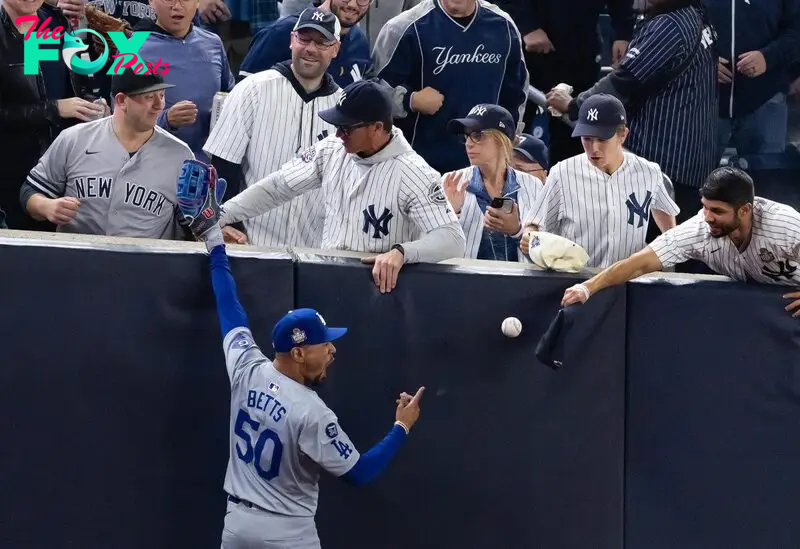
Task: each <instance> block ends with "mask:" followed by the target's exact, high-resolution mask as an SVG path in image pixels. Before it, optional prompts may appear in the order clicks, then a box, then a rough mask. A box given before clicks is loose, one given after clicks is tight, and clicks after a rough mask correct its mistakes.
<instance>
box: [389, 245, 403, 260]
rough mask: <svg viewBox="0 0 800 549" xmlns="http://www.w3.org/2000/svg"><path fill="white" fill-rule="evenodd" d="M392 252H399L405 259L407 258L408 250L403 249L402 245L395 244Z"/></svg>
mask: <svg viewBox="0 0 800 549" xmlns="http://www.w3.org/2000/svg"><path fill="white" fill-rule="evenodd" d="M392 250H397V251H398V252H400V253H401V254H403V257H405V256H406V250H405V248H403V245H402V244H395V245H394V246H392Z"/></svg>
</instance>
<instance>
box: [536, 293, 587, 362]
mask: <svg viewBox="0 0 800 549" xmlns="http://www.w3.org/2000/svg"><path fill="white" fill-rule="evenodd" d="M578 307H580V305H573V306H568V307H565V308H562V309H559V311H558V314H557V315H556V317H555V318H554V319H553V321H552V322H550V326H548V328H547V331H546V332H545V333H544V335H542V337H541V339H540V340H539V343H538V344H537V345H536V351H535V354H536V358H537V359H539V362H541V363H542V364H545V365H547V366H550V367H551V368H552V369H554V370H559V369H560V368H561V367H563V366H564V358H565V355H566V348H567V345H566V340H567V334H568V333H569V330H570V328H571V327H572V325H573V323H574V322H575V312H576V311H577V308H578Z"/></svg>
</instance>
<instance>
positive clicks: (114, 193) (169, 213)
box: [22, 116, 194, 239]
mask: <svg viewBox="0 0 800 549" xmlns="http://www.w3.org/2000/svg"><path fill="white" fill-rule="evenodd" d="M112 119H113V117H111V116H108V117H106V118H101V119H100V120H95V121H93V122H87V123H83V124H77V125H75V126H72V127H70V128H67V129H66V130H64V131H63V132H61V134H59V136H58V137H57V138H56V139H55V141H53V144H52V145H50V147H49V148H48V149H47V151H46V152H45V153H44V155H43V156H42V158H41V159H39V163H38V164H36V166H35V167H34V168H33V169H32V170H31V171H30V173H29V174H28V177H27V180H26V181H25V183H24V184H23V188H22V196H23V197H24V202H25V203H27V200H28V199H29V198H30V197H31V196H32V195H33V194H36V193H41V194H43V195H44V196H46V197H47V198H52V199H56V198H61V197H66V196H71V197H74V198H77V199H78V200H80V208H79V209H78V213H77V214H76V215H75V217H74V218H73V219H72V221H71V222H69V223H67V224H66V225H60V226H59V227H58V229H57V231H58V232H65V233H80V234H98V235H106V236H126V237H144V238H158V239H182V238H183V235H184V231H183V230H182V229H181V227H180V225H179V224H178V219H179V216H178V214H179V212H178V206H177V203H178V202H177V198H176V192H177V181H178V176H179V175H180V173H181V169H182V167H183V161H184V160H188V159H193V158H194V154H192V150H191V149H190V148H189V146H188V145H187V144H186V143H184V142H183V141H181V140H179V139H178V138H176V137H174V136H172V135H170V134H169V133H168V132H166V131H165V130H163V129H161V128H159V127H158V126H156V127H155V130H154V132H153V135H152V137H150V139H149V140H148V141H147V142H146V143H145V144H144V145H142V147H141V148H140V149H139V150H138V151H136V153H135V154H130V153H129V152H128V151H127V150H125V148H124V147H123V146H122V144H121V143H120V142H119V140H118V139H117V135H116V133H114V128H113V125H112Z"/></svg>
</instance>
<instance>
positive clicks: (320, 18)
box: [293, 8, 342, 40]
mask: <svg viewBox="0 0 800 549" xmlns="http://www.w3.org/2000/svg"><path fill="white" fill-rule="evenodd" d="M300 29H314V30H315V31H319V32H321V33H322V35H323V36H324V37H325V38H326V39H327V40H339V39H340V38H341V35H342V24H341V23H339V19H338V18H337V17H336V16H335V15H334V14H332V13H331V12H329V11H325V10H320V9H317V8H307V9H304V10H303V11H302V13H300V17H299V18H298V19H297V23H295V25H294V29H293V30H296V31H297V30H300Z"/></svg>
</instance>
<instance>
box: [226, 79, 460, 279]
mask: <svg viewBox="0 0 800 549" xmlns="http://www.w3.org/2000/svg"><path fill="white" fill-rule="evenodd" d="M392 114H393V106H392V98H391V89H390V88H389V87H388V86H386V85H384V84H382V83H378V82H374V81H370V80H360V81H357V82H354V83H353V84H350V85H349V86H347V87H346V88H345V89H344V90H343V93H342V96H341V98H340V99H339V103H338V104H337V105H336V106H335V107H333V108H331V109H327V110H324V111H321V112H320V113H319V116H320V117H321V118H322V119H324V120H326V121H327V122H328V123H330V124H331V125H333V126H334V127H336V135H332V136H330V137H327V138H325V139H323V140H322V141H320V142H319V143H317V144H316V145H314V146H312V147H309V148H308V149H306V150H305V151H304V152H303V153H302V154H301V155H300V156H299V157H298V158H295V159H294V160H291V161H289V162H287V163H286V164H284V165H283V166H282V167H281V168H280V170H278V171H276V172H274V173H272V174H270V175H269V176H267V177H266V178H265V179H262V180H261V181H259V182H258V183H256V184H255V185H253V186H251V187H250V188H248V189H247V190H246V191H244V192H243V193H242V194H240V195H238V196H236V197H234V198H233V199H231V200H228V201H227V202H225V203H224V204H223V205H222V211H223V215H222V217H221V219H220V224H221V225H223V226H224V225H228V224H230V223H234V222H237V221H241V220H243V219H250V218H252V217H255V216H258V215H261V214H263V213H264V212H266V211H269V210H271V209H273V208H276V207H279V206H280V205H281V204H284V203H286V202H288V201H289V200H292V199H294V198H295V197H297V196H300V195H302V194H304V193H307V192H309V191H312V190H314V189H321V190H322V193H323V196H322V198H321V201H322V202H324V204H325V223H324V229H323V233H322V246H321V247H322V248H334V249H340V250H352V251H357V252H375V253H378V254H380V255H378V256H377V257H373V258H369V259H365V260H364V261H365V262H367V263H374V267H373V270H372V276H373V279H374V281H375V284H376V285H377V286H378V288H379V289H380V291H381V293H386V292H390V291H392V290H393V289H394V288H395V285H396V283H397V276H398V273H399V272H400V269H401V268H402V267H403V265H404V264H405V263H418V262H425V263H434V262H437V261H442V260H445V259H450V258H453V257H462V256H463V255H464V248H465V245H466V238H465V236H464V231H463V230H462V228H461V224H460V223H459V222H458V219H457V218H456V215H455V213H453V211H452V210H451V209H450V208H449V206H448V204H447V200H446V198H445V196H444V191H443V189H442V186H441V183H440V176H439V173H438V172H436V171H435V170H434V169H433V168H431V167H430V166H429V165H428V164H426V163H425V161H424V160H423V159H422V157H421V156H419V155H418V154H417V153H415V152H414V150H413V149H412V148H411V145H409V143H408V141H406V139H405V138H404V137H403V133H402V132H401V131H400V130H399V129H398V128H396V127H394V126H393V125H392Z"/></svg>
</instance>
